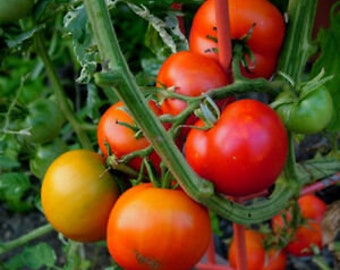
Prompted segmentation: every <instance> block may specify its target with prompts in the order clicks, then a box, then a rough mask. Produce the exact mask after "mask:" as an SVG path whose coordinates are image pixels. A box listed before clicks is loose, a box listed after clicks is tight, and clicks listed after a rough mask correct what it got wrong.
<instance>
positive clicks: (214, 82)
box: [157, 51, 229, 115]
mask: <svg viewBox="0 0 340 270" xmlns="http://www.w3.org/2000/svg"><path fill="white" fill-rule="evenodd" d="M228 83H229V80H228V77H227V75H226V74H225V72H224V70H223V69H222V67H221V66H220V65H219V64H218V63H217V62H216V61H214V60H212V59H210V58H208V57H205V56H203V55H200V54H197V53H193V52H190V51H180V52H177V53H174V54H172V55H171V56H170V57H168V58H167V59H166V60H165V61H164V63H163V64H162V66H161V68H160V70H159V72H158V75H157V86H158V87H165V88H171V87H173V90H174V91H175V92H176V93H178V94H182V95H186V96H191V97H195V96H199V95H201V94H202V93H204V92H207V91H209V90H212V89H215V88H218V87H222V86H225V85H227V84H228ZM185 107H186V103H185V102H184V101H183V100H178V99H170V98H167V99H165V100H164V101H163V102H162V104H161V109H162V111H163V113H165V114H171V115H177V114H179V113H180V112H181V111H182V110H183V109H184V108H185Z"/></svg>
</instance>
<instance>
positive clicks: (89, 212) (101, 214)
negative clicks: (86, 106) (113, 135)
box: [41, 150, 119, 242]
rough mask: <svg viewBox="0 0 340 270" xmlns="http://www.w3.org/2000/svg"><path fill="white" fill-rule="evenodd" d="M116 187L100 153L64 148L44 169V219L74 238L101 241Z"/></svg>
mask: <svg viewBox="0 0 340 270" xmlns="http://www.w3.org/2000/svg"><path fill="white" fill-rule="evenodd" d="M118 196H119V188H118V185H117V184H116V182H115V179H114V178H113V177H112V175H111V174H110V173H109V172H108V171H107V170H106V168H105V165H104V160H103V159H102V157H101V156H100V155H98V154H97V153H95V152H92V151H88V150H72V151H68V152H66V153H64V154H62V155H61V156H59V157H58V158H57V159H56V160H54V161H53V163H52V164H51V165H50V167H49V168H48V170H47V172H46V174H45V177H44V180H43V183H42V187H41V205H42V208H43V211H44V214H45V216H46V218H47V220H48V221H49V222H50V223H51V225H52V226H53V227H54V228H55V229H56V230H57V231H58V232H60V233H62V234H63V235H65V236H66V237H67V238H70V239H72V240H75V241H80V242H93V241H99V240H104V239H105V237H106V225H107V221H108V217H109V214H110V211H111V208H112V207H113V205H114V203H115V202H116V200H117V198H118Z"/></svg>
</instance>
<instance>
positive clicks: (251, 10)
mask: <svg viewBox="0 0 340 270" xmlns="http://www.w3.org/2000/svg"><path fill="white" fill-rule="evenodd" d="M229 16H230V17H229V20H230V34H231V38H232V39H238V40H239V39H242V38H244V37H245V36H246V35H247V33H248V32H249V31H250V29H252V28H253V29H252V33H251V36H250V38H249V40H247V45H248V46H249V48H250V49H251V51H252V52H253V53H254V56H255V59H256V63H255V64H256V66H255V67H254V68H253V69H252V70H251V72H250V73H247V72H245V70H244V71H243V72H244V75H245V76H248V77H265V78H268V77H270V75H272V73H273V72H274V71H275V67H276V61H277V57H278V53H279V51H280V48H281V45H282V42H283V38H284V32H285V24H284V19H283V16H282V14H281V13H280V12H279V10H278V9H277V8H276V7H275V6H274V5H273V4H271V3H270V2H269V1H267V0H256V1H254V0H229ZM217 30H218V29H216V19H215V0H207V1H205V2H204V3H203V4H202V6H201V7H200V8H199V9H198V11H197V12H196V14H195V16H194V19H193V23H192V27H191V31H190V37H189V45H190V50H192V51H194V52H199V53H204V54H207V55H209V56H211V57H213V58H215V59H217V58H218V56H217V40H216V39H217V38H216V37H217V34H216V32H217Z"/></svg>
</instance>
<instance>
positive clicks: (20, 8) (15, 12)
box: [0, 0, 34, 24]
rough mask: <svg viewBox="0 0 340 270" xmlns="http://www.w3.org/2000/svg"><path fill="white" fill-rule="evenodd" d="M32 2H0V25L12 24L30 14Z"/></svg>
mask: <svg viewBox="0 0 340 270" xmlns="http://www.w3.org/2000/svg"><path fill="white" fill-rule="evenodd" d="M33 5H34V0H10V1H5V0H1V1H0V24H1V23H6V22H14V21H16V20H18V19H20V18H23V17H25V16H26V15H27V14H29V13H30V11H31V10H32V7H33Z"/></svg>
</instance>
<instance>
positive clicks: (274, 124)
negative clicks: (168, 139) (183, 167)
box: [184, 99, 288, 196]
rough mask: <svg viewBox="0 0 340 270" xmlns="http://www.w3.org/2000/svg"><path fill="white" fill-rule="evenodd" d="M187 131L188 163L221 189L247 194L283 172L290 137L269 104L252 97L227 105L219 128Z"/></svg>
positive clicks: (186, 148) (269, 184)
mask: <svg viewBox="0 0 340 270" xmlns="http://www.w3.org/2000/svg"><path fill="white" fill-rule="evenodd" d="M195 126H196V127H198V128H193V129H191V130H190V131H189V133H188V137H187V140H186V143H185V146H184V152H185V156H186V159H187V161H188V163H189V164H190V165H191V167H192V168H193V169H194V170H195V171H196V172H197V173H198V174H199V175H200V176H201V177H203V178H205V179H207V180H209V181H211V182H213V183H214V184H215V187H216V190H217V191H218V192H221V193H224V194H227V195H232V196H245V195H251V194H254V193H257V192H261V191H263V190H265V189H267V188H269V187H270V186H271V185H272V184H273V183H274V182H275V180H276V178H277V177H278V176H279V174H280V173H281V171H282V169H283V167H284V164H285V161H286V157H287V153H288V139H287V133H286V130H285V127H284V125H283V124H282V122H281V120H280V118H279V117H278V115H277V114H276V113H275V111H274V110H273V109H271V108H270V107H269V106H267V105H266V104H264V103H262V102H259V101H256V100H250V99H244V100H238V101H235V102H233V103H231V104H230V105H228V106H227V107H226V108H225V109H224V110H223V111H222V113H221V116H220V118H219V120H218V121H217V122H216V123H215V126H214V127H212V128H211V129H209V130H202V129H199V127H203V126H204V122H203V121H202V120H198V121H197V122H196V123H195Z"/></svg>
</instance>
